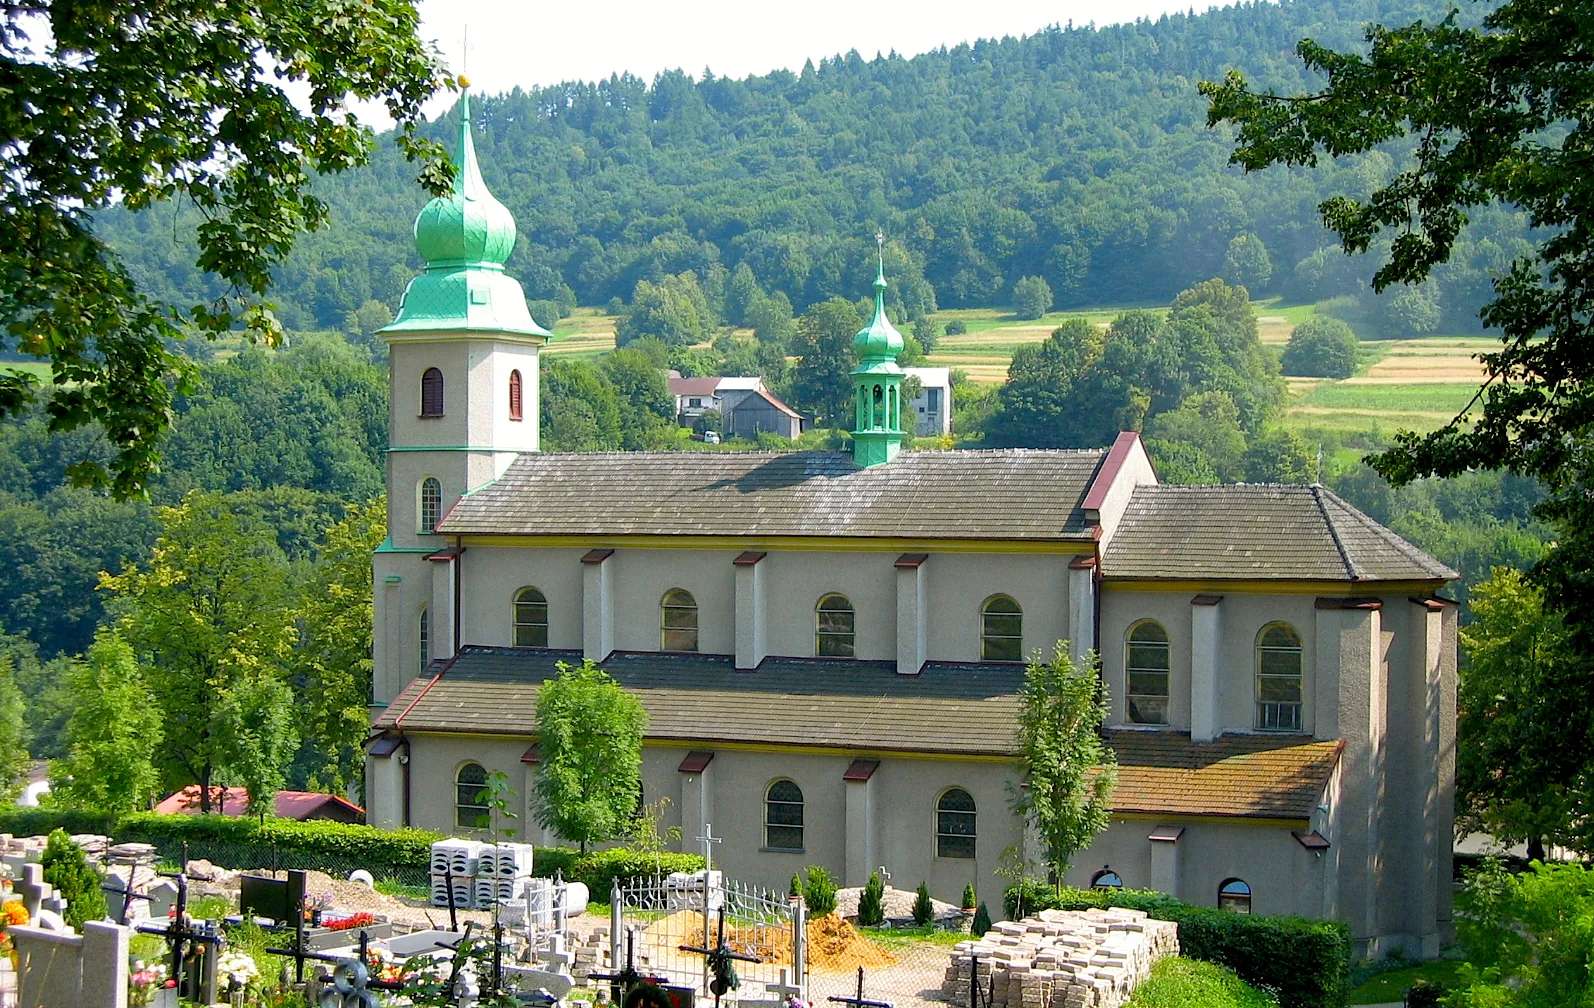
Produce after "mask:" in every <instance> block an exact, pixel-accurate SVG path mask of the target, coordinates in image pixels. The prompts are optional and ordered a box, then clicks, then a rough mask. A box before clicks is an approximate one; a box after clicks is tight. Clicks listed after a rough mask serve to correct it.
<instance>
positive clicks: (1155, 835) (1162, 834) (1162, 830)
mask: <svg viewBox="0 0 1594 1008" xmlns="http://www.w3.org/2000/svg"><path fill="white" fill-rule="evenodd" d="M1183 835H1184V827H1183V826H1158V827H1157V828H1156V829H1154V830H1152V831H1151V835H1150V836H1148V837H1146V839H1147V840H1157V841H1160V842H1162V843H1178V842H1179V838H1180V837H1181V836H1183Z"/></svg>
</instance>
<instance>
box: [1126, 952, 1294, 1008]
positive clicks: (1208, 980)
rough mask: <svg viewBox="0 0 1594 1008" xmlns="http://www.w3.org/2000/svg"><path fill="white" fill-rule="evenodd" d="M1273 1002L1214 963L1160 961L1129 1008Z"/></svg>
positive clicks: (1265, 1007) (1257, 1006)
mask: <svg viewBox="0 0 1594 1008" xmlns="http://www.w3.org/2000/svg"><path fill="white" fill-rule="evenodd" d="M1273 1003H1274V1002H1273V999H1272V998H1270V997H1268V996H1267V995H1266V994H1263V993H1262V992H1261V991H1259V990H1257V989H1256V988H1254V987H1252V986H1251V985H1249V984H1247V983H1246V982H1245V981H1244V980H1241V979H1240V978H1239V977H1237V976H1235V975H1234V974H1233V973H1232V972H1230V971H1229V970H1226V969H1224V968H1223V967H1222V966H1218V965H1216V964H1214V963H1206V962H1197V961H1194V960H1191V959H1186V958H1183V957H1171V958H1167V959H1163V960H1160V961H1159V962H1158V963H1157V965H1155V966H1153V967H1152V968H1151V976H1149V977H1147V978H1146V979H1145V981H1144V982H1142V983H1141V985H1140V986H1139V987H1137V988H1136V989H1135V994H1134V997H1133V998H1131V999H1130V1001H1129V1006H1128V1008H1271V1006H1272V1005H1273Z"/></svg>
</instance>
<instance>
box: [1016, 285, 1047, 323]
mask: <svg viewBox="0 0 1594 1008" xmlns="http://www.w3.org/2000/svg"><path fill="white" fill-rule="evenodd" d="M1051 310H1052V288H1051V286H1050V285H1049V284H1048V283H1047V282H1046V278H1045V277H1038V276H1027V277H1023V278H1021V279H1020V280H1019V281H1018V283H1016V284H1014V285H1013V313H1014V314H1015V315H1017V316H1018V317H1019V318H1021V319H1038V318H1040V317H1041V316H1042V315H1045V314H1046V313H1047V312H1049V311H1051Z"/></svg>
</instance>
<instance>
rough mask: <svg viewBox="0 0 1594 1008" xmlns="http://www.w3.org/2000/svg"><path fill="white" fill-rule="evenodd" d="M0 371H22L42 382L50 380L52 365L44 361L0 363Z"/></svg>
mask: <svg viewBox="0 0 1594 1008" xmlns="http://www.w3.org/2000/svg"><path fill="white" fill-rule="evenodd" d="M0 371H21V372H24V373H25V374H30V375H33V376H35V377H37V378H38V379H39V381H41V382H48V381H49V380H50V365H49V364H47V363H45V362H44V361H0Z"/></svg>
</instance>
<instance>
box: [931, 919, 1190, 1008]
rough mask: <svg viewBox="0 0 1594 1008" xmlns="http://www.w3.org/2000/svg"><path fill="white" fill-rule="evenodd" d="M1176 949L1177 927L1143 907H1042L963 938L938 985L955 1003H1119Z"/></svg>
mask: <svg viewBox="0 0 1594 1008" xmlns="http://www.w3.org/2000/svg"><path fill="white" fill-rule="evenodd" d="M1178 954H1179V926H1178V925H1177V924H1174V923H1173V922H1172V921H1160V920H1152V919H1150V918H1149V917H1147V916H1146V914H1145V912H1144V911H1140V910H1125V909H1123V908H1121V907H1113V908H1110V909H1107V910H1096V909H1091V910H1043V911H1041V912H1040V913H1039V914H1038V915H1036V916H1034V917H1026V918H1024V919H1023V920H1021V921H1016V922H1015V921H1002V922H1001V923H999V924H997V925H996V926H995V927H993V928H992V929H991V930H989V931H987V932H986V933H985V936H984V937H983V938H979V939H976V940H973V941H966V942H959V943H958V944H957V946H956V948H955V949H954V950H953V953H952V962H951V964H950V965H948V966H947V970H946V980H945V982H944V983H943V984H942V985H941V992H942V994H943V995H944V996H945V997H946V999H947V1001H949V1002H950V1003H951V1004H953V1005H956V1006H957V1008H973V1006H972V1005H971V1003H970V994H971V991H970V980H971V978H972V980H973V981H974V982H975V983H977V984H978V985H979V992H978V1000H979V1008H1118V1006H1119V1005H1122V1004H1123V1003H1125V1002H1126V1001H1128V1000H1129V997H1130V995H1131V994H1132V993H1133V992H1134V989H1135V987H1136V986H1137V985H1138V984H1139V983H1140V981H1142V980H1144V979H1145V978H1146V977H1147V976H1148V975H1149V974H1150V973H1151V967H1152V965H1153V964H1154V963H1155V962H1156V961H1157V960H1158V959H1161V958H1162V957H1164V956H1171V955H1178Z"/></svg>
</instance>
